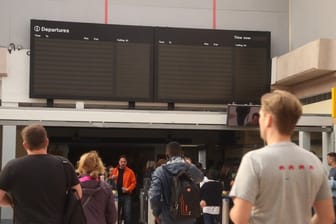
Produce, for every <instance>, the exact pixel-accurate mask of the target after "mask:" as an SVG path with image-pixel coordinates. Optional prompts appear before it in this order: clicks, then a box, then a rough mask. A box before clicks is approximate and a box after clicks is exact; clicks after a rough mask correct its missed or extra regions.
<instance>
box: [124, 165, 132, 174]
mask: <svg viewBox="0 0 336 224" xmlns="http://www.w3.org/2000/svg"><path fill="white" fill-rule="evenodd" d="M125 171H126V172H129V173H132V174H134V171H133V170H132V169H131V168H130V167H128V166H126V167H125Z"/></svg>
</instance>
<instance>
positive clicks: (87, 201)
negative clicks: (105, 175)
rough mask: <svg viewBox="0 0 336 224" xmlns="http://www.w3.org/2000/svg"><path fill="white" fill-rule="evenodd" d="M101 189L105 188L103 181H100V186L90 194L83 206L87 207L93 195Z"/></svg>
mask: <svg viewBox="0 0 336 224" xmlns="http://www.w3.org/2000/svg"><path fill="white" fill-rule="evenodd" d="M100 190H103V187H102V186H101V182H100V181H99V187H98V188H97V189H96V190H95V191H94V192H93V193H92V194H90V195H89V197H88V198H87V199H86V200H85V201H84V203H83V208H85V206H86V205H87V204H88V203H89V202H90V200H91V199H92V198H93V196H94V195H95V194H96V193H97V192H98V191H100Z"/></svg>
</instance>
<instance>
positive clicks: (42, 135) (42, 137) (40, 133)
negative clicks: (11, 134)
mask: <svg viewBox="0 0 336 224" xmlns="http://www.w3.org/2000/svg"><path fill="white" fill-rule="evenodd" d="M21 136H22V139H23V141H24V142H25V143H26V144H27V145H28V147H29V149H30V150H36V149H41V148H44V147H46V140H47V139H48V136H47V131H46V130H45V128H44V127H43V126H42V125H29V126H26V127H25V128H24V129H23V130H22V131H21Z"/></svg>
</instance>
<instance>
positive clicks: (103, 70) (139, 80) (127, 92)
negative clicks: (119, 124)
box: [30, 20, 153, 101]
mask: <svg viewBox="0 0 336 224" xmlns="http://www.w3.org/2000/svg"><path fill="white" fill-rule="evenodd" d="M30 65H31V67H30V74H31V75H30V84H31V85H30V96H31V97H36V98H61V99H62V98H63V99H94V100H145V101H152V100H153V69H152V68H153V28H151V27H140V26H120V25H103V24H87V23H69V22H56V21H42V20H32V21H31V61H30Z"/></svg>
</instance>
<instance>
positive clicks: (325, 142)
mask: <svg viewBox="0 0 336 224" xmlns="http://www.w3.org/2000/svg"><path fill="white" fill-rule="evenodd" d="M332 143H333V141H332V133H330V132H322V163H323V166H324V167H325V168H326V170H329V167H328V164H327V154H328V153H329V152H332V151H333V150H332V149H333V144H332Z"/></svg>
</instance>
